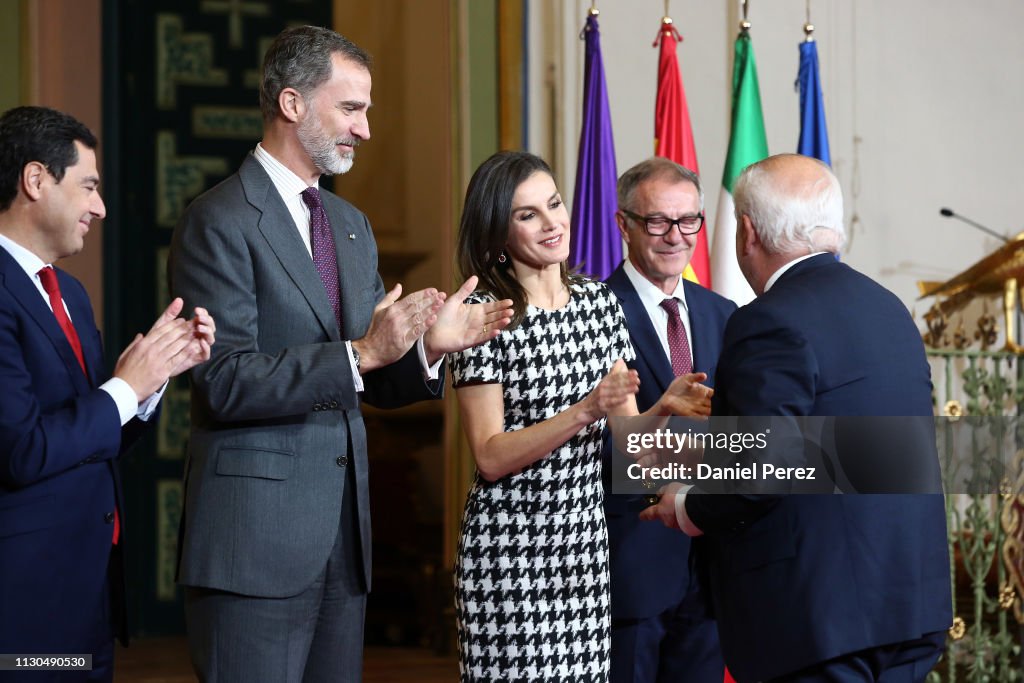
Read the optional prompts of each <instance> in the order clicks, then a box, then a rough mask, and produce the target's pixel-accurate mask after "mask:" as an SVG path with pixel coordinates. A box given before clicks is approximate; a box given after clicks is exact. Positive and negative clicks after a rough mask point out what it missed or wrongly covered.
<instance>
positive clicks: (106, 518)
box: [103, 512, 114, 524]
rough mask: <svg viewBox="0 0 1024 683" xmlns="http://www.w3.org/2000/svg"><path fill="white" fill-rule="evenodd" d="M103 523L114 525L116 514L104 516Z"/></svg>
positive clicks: (109, 513) (110, 513)
mask: <svg viewBox="0 0 1024 683" xmlns="http://www.w3.org/2000/svg"><path fill="white" fill-rule="evenodd" d="M103 521H104V522H106V523H107V524H113V523H114V513H113V512H108V513H107V514H105V515H103Z"/></svg>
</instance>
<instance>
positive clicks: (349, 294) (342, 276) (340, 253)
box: [324, 201, 376, 339]
mask: <svg viewBox="0 0 1024 683" xmlns="http://www.w3.org/2000/svg"><path fill="white" fill-rule="evenodd" d="M336 205H337V202H335V201H331V202H324V209H325V210H326V211H327V218H328V220H330V222H331V232H332V233H334V249H335V252H336V253H337V257H338V284H339V285H340V288H341V327H342V333H343V334H342V336H343V337H344V338H345V339H353V338H355V337H356V336H362V334H361V332H360V331H359V330H358V325H357V321H359V320H361V319H364V318H363V316H365V315H366V312H365V311H359V310H358V307H359V306H360V305H362V304H363V303H364V302H361V301H359V300H358V296H357V294H358V290H359V288H360V287H362V288H364V289H365V287H366V282H362V281H361V280H362V277H363V276H362V273H363V272H364V271H363V270H362V269H359V270H357V269H355V268H353V267H352V264H353V259H355V258H359V257H360V256H359V255H360V254H363V255H365V254H366V253H367V252H365V251H363V250H362V248H361V247H362V245H358V247H359V248H356V247H357V245H355V244H354V242H355V240H350V239H349V238H348V236H349V235H350V234H352V235H356V236H357V239H358V238H359V235H361V234H362V232H363V231H362V230H356V229H355V226H352V225H349V224H348V221H346V220H345V216H344V214H343V213H342V212H341V211H338V210H336ZM375 303H376V302H371V305H373V304H375Z"/></svg>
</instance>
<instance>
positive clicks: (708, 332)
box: [683, 280, 722, 386]
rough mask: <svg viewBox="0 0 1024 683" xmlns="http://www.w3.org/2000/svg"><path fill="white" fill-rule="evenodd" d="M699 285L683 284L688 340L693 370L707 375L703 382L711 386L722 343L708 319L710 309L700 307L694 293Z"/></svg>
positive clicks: (697, 295)
mask: <svg viewBox="0 0 1024 683" xmlns="http://www.w3.org/2000/svg"><path fill="white" fill-rule="evenodd" d="M698 287H700V285H697V284H694V283H692V282H690V281H689V280H686V281H684V282H683V290H684V291H685V292H686V310H687V313H688V314H689V316H690V338H691V339H692V340H693V345H692V346H693V370H694V372H706V373H708V379H707V381H706V382H705V383H706V384H708V385H712V386H713V383H714V381H715V377H714V372H715V362H714V361H713V359H714V360H717V359H718V353H719V346H720V345H721V343H722V339H721V331H720V330H718V329H716V326H715V325H714V324H713V323H712V322H711V321H710V320H709V319H708V314H710V313H711V310H710V307H708V306H701V305H700V304H701V301H700V296H699V295H700V294H702V292H695V291H694V290H695V289H696V288H698Z"/></svg>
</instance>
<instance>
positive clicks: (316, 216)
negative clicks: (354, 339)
mask: <svg viewBox="0 0 1024 683" xmlns="http://www.w3.org/2000/svg"><path fill="white" fill-rule="evenodd" d="M302 201H304V202H306V206H308V207H309V242H310V246H311V247H312V249H313V265H315V266H316V272H317V273H319V274H320V281H321V282H322V283H323V284H324V289H325V290H327V298H328V299H329V300H330V302H331V308H333V309H334V319H335V321H337V323H338V330H339V331H340V330H341V285H340V284H339V282H338V254H337V252H336V251H335V250H334V234H333V233H332V232H331V223H330V221H328V220H327V212H326V211H324V203H323V201H321V199H320V190H319V188H317V187H316V185H314V186H313V187H307V188H306V189H305V190H303V191H302Z"/></svg>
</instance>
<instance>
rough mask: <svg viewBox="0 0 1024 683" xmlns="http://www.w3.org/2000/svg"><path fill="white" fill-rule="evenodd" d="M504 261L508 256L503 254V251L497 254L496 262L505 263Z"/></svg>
mask: <svg viewBox="0 0 1024 683" xmlns="http://www.w3.org/2000/svg"><path fill="white" fill-rule="evenodd" d="M506 261H508V257H507V256H505V252H504V251H503V252H501V253H500V254H498V263H505V262H506Z"/></svg>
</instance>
